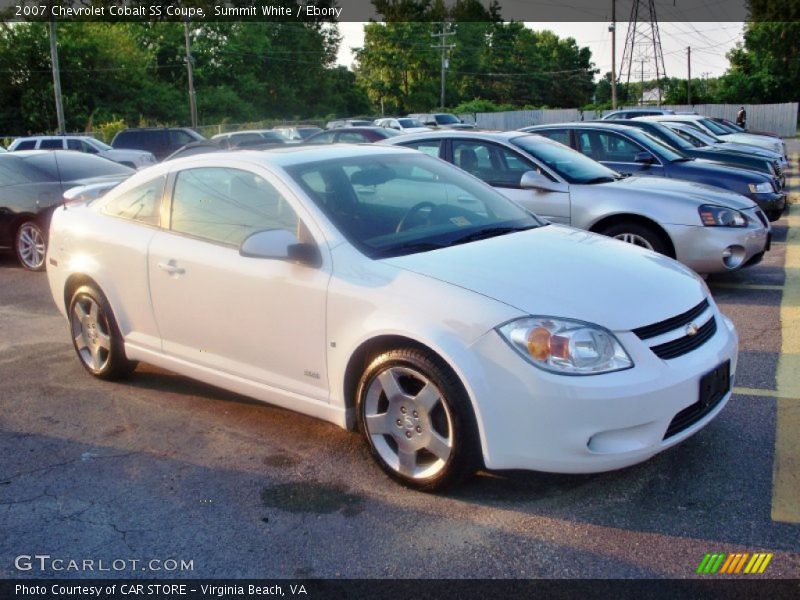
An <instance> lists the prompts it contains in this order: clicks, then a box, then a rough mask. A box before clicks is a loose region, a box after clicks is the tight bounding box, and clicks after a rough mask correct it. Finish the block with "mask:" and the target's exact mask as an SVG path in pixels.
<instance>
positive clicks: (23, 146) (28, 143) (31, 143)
mask: <svg viewBox="0 0 800 600" xmlns="http://www.w3.org/2000/svg"><path fill="white" fill-rule="evenodd" d="M34 148H36V140H25V141H24V142H20V143H19V144H17V147H16V148H14V150H33V149H34Z"/></svg>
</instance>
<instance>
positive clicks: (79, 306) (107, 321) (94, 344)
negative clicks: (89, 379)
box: [69, 285, 136, 381]
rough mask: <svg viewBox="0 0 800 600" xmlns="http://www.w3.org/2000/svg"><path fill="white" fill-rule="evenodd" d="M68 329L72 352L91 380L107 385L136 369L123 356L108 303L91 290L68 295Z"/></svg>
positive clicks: (85, 288) (119, 337)
mask: <svg viewBox="0 0 800 600" xmlns="http://www.w3.org/2000/svg"><path fill="white" fill-rule="evenodd" d="M69 325H70V332H71V337H72V345H73V347H74V348H75V352H76V353H77V355H78V358H79V359H80V361H81V364H82V365H83V368H84V369H86V370H87V371H88V372H89V373H91V374H92V375H93V376H95V377H97V378H98V379H105V380H108V381H110V380H114V379H119V378H121V377H124V376H126V375H128V374H129V373H130V372H131V371H133V370H134V369H135V368H136V363H135V362H132V361H130V360H128V358H127V357H126V356H125V347H124V344H123V340H122V335H121V334H120V332H119V327H118V326H117V323H116V321H115V320H114V315H113V313H112V312H111V308H110V307H109V305H108V301H107V300H106V298H105V296H103V294H102V293H101V292H100V291H99V290H97V289H96V288H95V287H94V286H90V285H85V286H82V287H80V288H78V289H77V290H76V291H75V293H74V294H73V295H72V300H71V301H70V304H69Z"/></svg>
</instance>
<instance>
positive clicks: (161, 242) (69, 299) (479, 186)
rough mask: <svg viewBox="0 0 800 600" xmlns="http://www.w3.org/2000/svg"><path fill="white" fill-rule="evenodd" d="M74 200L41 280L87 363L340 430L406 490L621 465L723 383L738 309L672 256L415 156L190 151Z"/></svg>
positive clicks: (713, 407)
mask: <svg viewBox="0 0 800 600" xmlns="http://www.w3.org/2000/svg"><path fill="white" fill-rule="evenodd" d="M72 198H73V202H70V203H68V204H67V205H65V207H64V208H59V209H58V210H57V211H56V212H55V214H54V215H53V219H52V226H51V232H50V246H49V251H48V257H47V262H48V266H47V273H48V278H49V282H50V287H51V289H52V293H53V298H54V299H55V301H56V304H57V305H58V307H59V309H60V310H61V312H62V313H63V314H64V316H65V317H66V318H67V319H68V321H69V328H70V337H71V339H72V340H73V343H74V346H75V350H76V352H77V354H78V357H79V359H80V361H81V363H82V365H83V366H84V367H85V368H86V370H87V371H88V372H89V373H91V374H92V375H94V376H96V377H100V378H104V379H112V378H116V377H120V376H122V375H125V374H127V373H129V372H130V371H131V370H132V369H133V368H134V367H135V364H136V361H146V362H149V363H152V364H155V365H159V366H161V367H164V368H167V369H171V370H173V371H175V372H177V373H181V374H183V375H186V376H188V377H193V378H196V379H199V380H202V381H205V382H208V383H211V384H213V385H216V386H219V387H222V388H226V389H229V390H233V391H235V392H239V393H242V394H246V395H248V396H251V397H253V398H257V399H260V400H263V401H265V402H269V403H272V404H275V405H279V406H283V407H287V408H291V409H293V410H296V411H299V412H302V413H305V414H308V415H312V416H314V417H318V418H321V419H325V420H327V421H330V422H332V423H335V424H337V425H340V426H342V427H347V428H354V427H356V426H357V427H358V428H359V429H360V431H361V432H362V433H363V434H364V437H365V439H366V441H367V443H368V445H369V448H370V450H371V452H372V454H373V456H374V458H375V459H376V460H377V462H378V464H379V465H380V466H381V467H382V468H383V469H384V470H385V471H386V472H387V473H388V474H389V475H391V476H392V477H394V478H395V479H397V480H399V481H400V482H402V483H404V484H406V485H409V486H412V487H416V488H419V489H424V490H437V489H441V488H442V487H444V486H446V485H449V484H452V483H454V482H456V481H458V480H460V479H462V478H464V477H465V476H467V475H469V474H471V473H473V472H474V471H475V470H476V469H478V468H482V467H485V468H488V469H534V470H541V471H553V472H563V473H588V472H597V471H605V470H610V469H616V468H620V467H625V466H627V465H632V464H634V463H638V462H640V461H643V460H645V459H647V458H649V457H651V456H653V455H654V454H656V453H658V452H660V451H662V450H664V449H666V448H668V447H670V446H673V445H674V444H677V443H679V442H680V441H682V440H684V439H686V438H687V437H689V436H691V435H692V434H694V433H696V432H697V431H698V430H699V429H701V428H702V427H704V426H705V425H706V424H708V423H709V421H711V420H712V419H713V418H714V417H716V416H717V414H718V413H719V412H720V411H721V410H722V408H723V406H724V405H725V403H726V402H727V401H728V399H729V397H730V394H731V389H732V385H733V376H734V373H735V369H736V359H737V335H736V332H735V329H734V326H733V324H732V323H731V321H730V320H729V319H727V318H726V317H725V316H723V315H722V314H721V313H720V311H719V310H718V308H717V306H716V304H715V303H714V300H713V299H712V298H711V296H710V295H709V292H708V289H707V287H706V286H705V284H704V283H703V281H702V280H701V279H699V278H698V277H697V276H696V275H694V274H693V273H692V272H691V271H690V270H689V269H687V268H686V267H684V266H682V265H681V264H679V263H678V262H676V261H674V260H672V259H669V258H666V257H664V256H661V255H659V254H656V253H654V252H651V251H649V250H645V249H641V248H637V247H633V246H631V245H629V244H625V243H622V242H619V241H616V240H613V239H610V238H607V237H603V236H600V235H595V234H592V233H588V232H586V231H580V230H577V229H572V228H570V227H566V226H562V225H548V224H545V223H543V222H542V221H540V220H539V219H538V218H536V217H535V216H533V215H532V214H531V213H529V212H527V211H525V210H524V209H522V208H520V207H519V206H518V205H517V204H515V203H513V202H511V201H509V200H507V199H506V198H504V197H503V196H502V195H500V194H499V193H498V192H496V191H495V190H493V189H492V188H491V187H489V186H488V185H486V184H484V183H482V182H481V181H479V180H477V179H476V178H474V177H472V176H470V175H468V174H466V173H464V172H462V171H460V170H458V169H456V168H455V167H453V166H451V165H448V164H446V163H444V162H443V161H440V160H438V159H436V158H432V157H430V156H426V155H424V154H422V153H419V152H416V151H413V150H408V149H404V148H389V147H385V148H376V147H375V146H368V147H365V146H324V147H323V146H315V147H310V148H303V147H293V148H288V147H287V148H286V149H278V150H270V151H263V152H255V151H242V152H235V153H225V154H221V153H215V154H210V155H198V156H191V157H187V158H185V159H179V160H175V161H170V162H169V163H164V164H161V165H157V166H154V167H152V168H150V169H147V170H144V171H141V172H139V173H137V174H135V175H133V176H132V177H131V178H130V179H128V180H127V181H125V182H124V183H122V184H120V185H119V186H118V187H116V188H114V189H113V190H111V191H110V192H108V193H107V194H105V195H104V196H102V197H100V198H99V199H94V200H87V201H84V202H81V201H80V198H81V195H80V193H77V194H76V193H73V194H72Z"/></svg>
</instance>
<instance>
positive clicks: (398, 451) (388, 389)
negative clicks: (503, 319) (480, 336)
mask: <svg viewBox="0 0 800 600" xmlns="http://www.w3.org/2000/svg"><path fill="white" fill-rule="evenodd" d="M357 399H358V424H359V429H360V431H361V433H362V435H363V436H364V438H365V439H366V440H367V444H368V445H369V448H370V452H371V453H372V456H373V458H374V459H375V461H376V462H377V463H378V464H379V465H380V467H381V468H382V469H383V470H384V471H385V472H386V473H387V474H388V475H389V476H390V477H392V478H393V479H395V480H397V481H399V482H400V483H402V484H403V485H406V486H408V487H411V488H414V489H418V490H422V491H426V492H434V491H440V490H443V489H445V488H447V487H449V486H452V485H454V484H456V483H458V482H460V481H462V480H464V479H466V478H467V477H469V476H470V475H472V474H473V473H474V472H475V470H476V469H477V467H478V466H479V464H480V442H479V437H478V428H477V424H476V422H475V415H474V413H473V411H472V405H471V403H470V401H469V398H468V396H467V393H466V391H465V390H464V386H463V385H462V384H461V382H460V381H459V379H458V377H456V376H455V374H453V373H452V371H451V370H450V369H448V368H447V367H446V366H445V365H444V364H443V363H442V361H441V360H440V359H439V358H438V357H437V356H435V355H433V354H431V353H430V352H425V351H422V350H418V349H416V348H399V349H394V350H389V351H387V352H384V353H382V354H379V355H378V356H376V357H374V358H373V360H372V361H371V362H370V364H369V366H368V367H367V368H366V369H365V370H364V373H363V375H362V376H361V380H360V382H359V385H358V392H357Z"/></svg>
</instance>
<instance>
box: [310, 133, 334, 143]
mask: <svg viewBox="0 0 800 600" xmlns="http://www.w3.org/2000/svg"><path fill="white" fill-rule="evenodd" d="M335 135H336V133H335V132H333V131H329V132H326V133H323V134H320V135H318V136H316V137H315V138H314V139H313V140H312V143H313V144H332V143H333V138H334V136H335Z"/></svg>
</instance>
